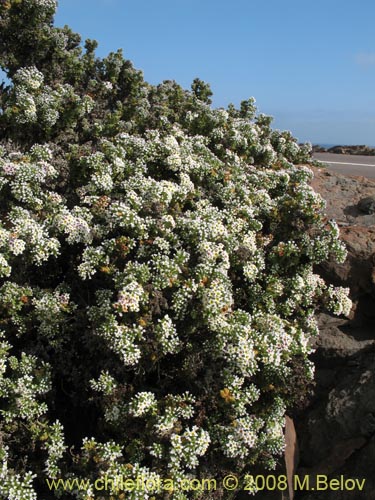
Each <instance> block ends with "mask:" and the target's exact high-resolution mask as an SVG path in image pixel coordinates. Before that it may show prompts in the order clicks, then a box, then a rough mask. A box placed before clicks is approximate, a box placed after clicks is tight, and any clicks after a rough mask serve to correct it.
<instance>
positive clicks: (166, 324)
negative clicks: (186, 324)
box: [155, 315, 180, 354]
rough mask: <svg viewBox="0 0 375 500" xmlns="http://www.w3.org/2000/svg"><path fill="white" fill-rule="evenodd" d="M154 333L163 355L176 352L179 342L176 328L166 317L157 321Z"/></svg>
mask: <svg viewBox="0 0 375 500" xmlns="http://www.w3.org/2000/svg"><path fill="white" fill-rule="evenodd" d="M155 331H156V337H157V339H158V341H159V343H160V345H161V348H162V351H163V353H164V354H166V353H168V352H170V353H174V352H177V351H178V348H179V347H180V341H179V338H178V335H177V331H176V327H175V326H174V325H173V322H172V320H171V318H170V317H169V316H168V315H165V316H164V317H163V318H162V319H160V320H159V321H158V324H157V325H156V328H155Z"/></svg>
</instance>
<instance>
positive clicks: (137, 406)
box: [129, 392, 156, 417]
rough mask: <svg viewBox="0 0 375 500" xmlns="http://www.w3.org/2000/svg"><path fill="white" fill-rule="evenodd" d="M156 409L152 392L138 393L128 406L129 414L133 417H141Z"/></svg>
mask: <svg viewBox="0 0 375 500" xmlns="http://www.w3.org/2000/svg"><path fill="white" fill-rule="evenodd" d="M155 407H156V398H155V394H153V393H152V392H139V393H138V394H136V395H135V396H134V397H133V399H132V400H131V403H130V405H129V413H130V414H131V415H134V417H142V416H143V415H145V414H146V413H148V412H150V411H152V410H153V409H155Z"/></svg>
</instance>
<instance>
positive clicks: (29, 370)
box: [0, 353, 51, 422]
mask: <svg viewBox="0 0 375 500" xmlns="http://www.w3.org/2000/svg"><path fill="white" fill-rule="evenodd" d="M37 361H38V360H37V358H36V357H35V356H31V355H28V354H25V353H22V355H21V359H20V360H18V359H17V358H16V357H14V356H10V357H9V358H8V359H7V360H5V359H4V358H3V363H6V365H7V367H8V369H9V370H11V373H12V375H11V376H10V377H6V378H5V377H2V378H1V379H0V395H1V397H3V398H6V399H8V401H9V405H8V408H7V409H6V410H2V414H3V418H4V420H5V421H6V422H11V421H12V420H13V419H15V418H21V419H24V420H27V421H30V422H32V421H33V420H34V419H35V418H38V417H40V416H41V415H43V414H44V413H46V411H47V410H48V408H47V405H46V404H45V403H41V402H39V401H38V399H39V396H40V395H43V394H45V393H47V392H48V391H49V390H50V389H51V380H50V372H49V366H48V365H46V364H45V363H42V364H41V366H40V367H38V368H37ZM38 372H41V373H42V374H43V375H42V376H40V375H38V374H37V373H38Z"/></svg>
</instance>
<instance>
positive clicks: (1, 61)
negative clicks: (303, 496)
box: [0, 0, 350, 500]
mask: <svg viewBox="0 0 375 500" xmlns="http://www.w3.org/2000/svg"><path fill="white" fill-rule="evenodd" d="M55 8H56V2H55V0H1V2H0V30H1V31H0V33H1V34H0V65H1V68H2V69H3V71H4V72H5V73H6V75H7V80H6V81H4V82H3V83H2V85H1V93H0V134H1V146H0V190H1V201H0V251H1V253H0V310H1V320H0V321H1V323H0V330H1V334H0V335H1V339H0V340H1V341H0V397H1V399H0V408H1V423H0V445H1V448H0V464H1V465H0V479H1V481H0V497H1V498H4V499H8V498H9V499H18V500H26V499H34V498H37V495H40V496H39V498H44V499H45V498H71V497H75V498H81V499H89V498H98V499H102V498H103V499H104V498H110V497H111V498H128V499H131V500H136V499H138V498H139V499H147V498H151V497H153V498H157V499H162V498H169V499H171V500H183V499H190V498H211V497H212V498H230V495H231V494H230V493H229V492H225V491H221V490H220V487H219V486H218V487H217V489H216V491H215V492H211V493H209V492H204V493H202V492H200V491H184V490H183V489H181V488H179V486H178V485H179V484H181V483H179V481H182V480H183V479H191V478H221V477H222V476H223V475H225V474H226V473H228V472H232V473H233V472H234V473H236V474H237V475H243V474H244V473H246V472H251V471H252V470H253V469H252V468H253V467H255V466H259V465H263V466H266V467H269V468H273V467H274V466H275V465H276V462H277V458H278V457H279V456H280V454H281V453H282V451H283V447H284V439H283V425H284V416H285V412H286V411H287V409H288V408H289V407H290V404H291V403H292V402H293V388H290V387H289V381H290V380H294V379H295V378H296V376H297V375H298V377H300V376H301V367H302V371H303V372H304V376H305V377H306V380H307V379H308V378H309V377H310V378H311V377H312V373H313V367H312V365H311V363H310V362H309V360H308V354H309V338H310V337H311V336H312V335H315V334H316V333H317V326H316V322H315V319H314V312H315V310H316V309H317V308H318V307H321V306H322V305H325V307H328V308H330V309H331V310H332V311H333V312H334V313H336V314H342V313H344V314H345V313H347V312H348V309H349V308H350V301H349V299H348V298H347V291H346V290H342V289H338V288H333V287H332V286H329V285H326V284H325V283H324V281H323V280H322V279H321V278H320V277H319V276H318V275H316V274H314V272H313V266H314V265H315V264H317V263H320V262H322V261H324V260H326V259H327V258H328V257H330V256H335V257H336V258H337V259H338V260H343V259H344V258H345V250H344V248H343V246H342V244H341V242H340V241H339V239H338V229H337V226H336V224H335V223H334V222H332V221H329V220H327V218H326V217H325V215H324V202H323V200H322V198H321V197H320V196H319V195H318V194H317V193H315V192H314V191H313V189H312V188H311V187H310V186H309V181H310V180H311V177H312V173H311V171H310V170H309V169H308V168H307V167H304V166H299V165H300V164H301V163H306V162H308V158H309V153H310V149H309V146H308V145H306V146H302V147H301V146H299V145H298V144H297V142H296V140H295V139H294V138H293V137H292V135H291V134H290V133H289V132H280V131H277V130H272V129H271V127H270V123H271V119H270V118H269V117H267V116H264V115H261V114H258V113H257V111H256V108H255V101H254V99H252V98H251V99H249V100H248V101H244V102H242V103H241V106H240V108H239V109H237V108H236V107H234V106H233V105H230V106H228V108H227V109H213V108H212V107H211V106H210V104H211V101H210V96H211V91H210V88H209V86H208V85H207V84H205V83H204V82H202V81H200V80H199V79H196V80H195V81H194V82H193V84H192V86H191V90H189V91H188V90H184V89H182V88H181V87H180V86H179V85H177V84H176V83H175V82H173V81H165V82H163V83H162V84H160V85H158V86H151V85H149V84H147V83H146V82H144V80H143V77H142V73H141V72H140V71H137V70H135V69H134V68H133V66H132V64H131V63H130V62H129V61H128V60H126V59H124V58H123V56H122V53H121V51H119V52H116V53H110V54H109V55H108V57H106V58H104V59H100V58H98V57H97V56H96V55H95V48H96V42H94V41H92V40H87V41H86V42H85V44H84V46H82V45H81V40H80V37H79V36H78V35H77V34H75V33H73V32H72V31H71V30H70V29H69V28H68V27H64V28H57V27H55V26H54V25H53V15H54V12H55ZM296 374H297V375H296ZM106 475H107V476H108V477H112V478H113V477H115V476H122V477H123V478H136V477H137V476H142V477H143V479H144V481H146V483H147V480H149V482H148V483H147V484H148V487H146V488H143V489H142V490H139V488H138V489H133V490H132V491H127V492H126V496H124V492H121V491H116V488H115V486H114V487H113V488H108V489H107V490H102V491H97V490H95V488H94V483H95V481H96V480H97V479H98V478H103V477H104V476H106ZM46 478H50V479H51V478H64V479H74V478H76V479H83V480H85V481H86V482H85V486H84V487H78V483H76V487H74V488H72V491H71V492H68V491H65V492H63V491H57V490H56V491H53V490H52V491H49V490H48V488H47V486H46V482H45V479H46ZM158 478H160V479H161V480H162V481H166V480H167V479H169V483H164V484H163V482H161V483H160V482H159V483H158V482H157V479H158ZM151 479H152V480H154V483H155V484H159V486H158V487H157V488H154V487H152V485H153V484H154V483H153V482H152V481H151ZM82 484H83V483H82ZM171 485H173V486H174V487H172V486H171ZM81 486H82V485H81ZM38 492H39V493H38ZM210 495H211V496H210Z"/></svg>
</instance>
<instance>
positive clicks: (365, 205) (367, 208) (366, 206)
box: [358, 196, 375, 214]
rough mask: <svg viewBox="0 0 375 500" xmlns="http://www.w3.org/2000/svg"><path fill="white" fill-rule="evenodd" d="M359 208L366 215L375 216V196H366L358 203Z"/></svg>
mask: <svg viewBox="0 0 375 500" xmlns="http://www.w3.org/2000/svg"><path fill="white" fill-rule="evenodd" d="M358 208H359V210H360V211H361V212H363V213H364V214H375V196H366V198H362V200H360V201H359V202H358Z"/></svg>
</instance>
